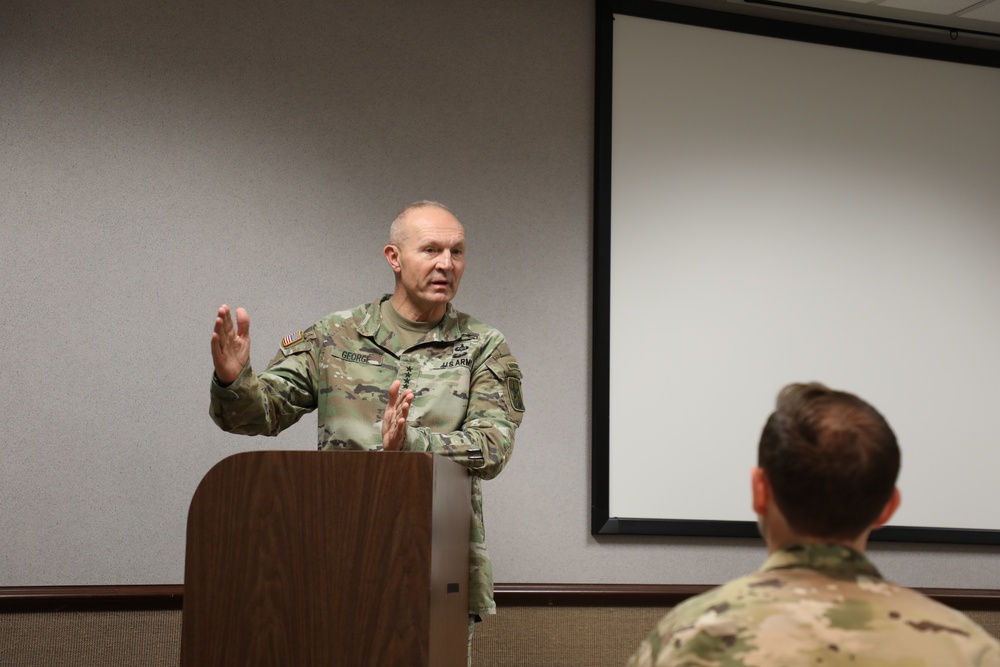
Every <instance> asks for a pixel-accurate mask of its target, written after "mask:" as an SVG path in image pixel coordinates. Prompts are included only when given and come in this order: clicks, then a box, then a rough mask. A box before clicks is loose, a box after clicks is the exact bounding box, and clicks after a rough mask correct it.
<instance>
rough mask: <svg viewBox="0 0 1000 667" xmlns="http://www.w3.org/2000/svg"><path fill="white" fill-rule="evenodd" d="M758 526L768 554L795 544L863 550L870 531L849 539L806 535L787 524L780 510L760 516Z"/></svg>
mask: <svg viewBox="0 0 1000 667" xmlns="http://www.w3.org/2000/svg"><path fill="white" fill-rule="evenodd" d="M759 526H760V533H761V535H763V537H764V542H765V543H766V544H767V553H768V555H771V554H773V553H774V552H776V551H780V550H782V549H784V548H786V547H790V546H793V545H796V544H836V545H839V546H842V547H850V548H851V549H854V550H855V551H860V552H864V550H865V547H866V546H867V545H868V535H869V534H870V533H871V531H870V530H866V531H864V532H863V533H861V534H860V535H858V536H857V537H855V538H851V539H843V538H836V537H820V536H816V535H806V534H803V533H800V532H798V531H796V530H794V529H793V528H792V527H791V526H789V525H788V522H787V521H785V517H784V516H782V515H781V513H780V512H772V513H770V515H769V516H768V517H766V518H765V517H760V518H759Z"/></svg>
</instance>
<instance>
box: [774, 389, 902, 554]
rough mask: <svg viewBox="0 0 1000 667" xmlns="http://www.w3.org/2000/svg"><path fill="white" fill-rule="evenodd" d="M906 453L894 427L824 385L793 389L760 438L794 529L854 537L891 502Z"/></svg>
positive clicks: (777, 496) (829, 536)
mask: <svg viewBox="0 0 1000 667" xmlns="http://www.w3.org/2000/svg"><path fill="white" fill-rule="evenodd" d="M899 464H900V453H899V446H898V444H897V443H896V436H895V434H893V432H892V429H891V428H890V427H889V424H888V423H887V422H886V420H885V419H884V418H883V417H882V415H881V414H879V412H878V411H877V410H875V408H873V407H872V406H870V405H869V404H868V403H866V402H864V401H863V400H861V399H860V398H858V397H857V396H854V395H853V394H849V393H847V392H842V391H835V390H832V389H829V388H827V387H825V386H824V385H822V384H819V383H810V384H792V385H788V386H787V387H785V388H784V389H782V390H781V392H780V393H779V394H778V399H777V404H776V408H775V411H774V413H772V414H771V416H770V418H769V419H768V421H767V424H766V425H765V426H764V431H763V433H762V434H761V438H760V446H759V449H758V465H760V467H761V468H762V469H763V470H764V473H765V474H766V475H767V478H768V480H769V482H770V484H771V490H772V493H773V494H774V500H775V502H776V503H777V505H778V508H779V509H780V510H781V512H782V514H783V515H784V516H785V519H786V520H787V521H788V524H789V526H790V527H791V528H792V529H793V530H795V531H796V532H798V533H799V534H801V535H803V536H810V537H815V538H827V539H831V540H842V539H853V538H856V537H858V536H859V535H861V533H862V532H864V531H865V530H867V529H868V528H870V527H871V526H872V524H874V523H875V521H876V520H877V519H878V517H879V515H880V514H881V512H882V510H883V508H884V507H885V506H886V503H887V502H888V501H889V499H890V498H891V497H892V493H893V490H894V489H895V486H896V477H897V475H898V473H899Z"/></svg>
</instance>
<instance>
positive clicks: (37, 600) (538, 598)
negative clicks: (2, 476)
mask: <svg viewBox="0 0 1000 667" xmlns="http://www.w3.org/2000/svg"><path fill="white" fill-rule="evenodd" d="M709 588H711V586H707V585H689V584H688V585H660V584H497V586H496V599H497V605H498V606H500V607H673V606H675V605H676V604H678V603H680V602H683V601H684V600H686V599H687V598H689V597H691V596H693V595H698V594H700V593H704V592H705V591H707V590H708V589H709ZM917 590H919V591H920V592H921V593H923V594H925V595H927V596H929V597H931V598H933V599H935V600H937V601H938V602H940V603H942V604H946V605H948V606H949V607H953V608H955V609H958V610H960V611H1000V590H987V589H967V588H921V589H917ZM183 602H184V587H183V586H182V585H180V584H176V585H155V586H15V587H8V588H3V587H0V613H27V612H42V611H77V612H87V611H135V610H180V609H181V608H182V607H183Z"/></svg>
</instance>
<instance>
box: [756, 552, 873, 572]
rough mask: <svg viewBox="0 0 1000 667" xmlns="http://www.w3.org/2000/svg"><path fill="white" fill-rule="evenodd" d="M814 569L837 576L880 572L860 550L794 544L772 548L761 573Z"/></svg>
mask: <svg viewBox="0 0 1000 667" xmlns="http://www.w3.org/2000/svg"><path fill="white" fill-rule="evenodd" d="M799 567H801V568H808V569H810V570H817V571H819V572H822V573H824V574H827V575H829V576H832V577H836V578H854V577H858V576H866V577H873V578H877V579H881V578H882V575H881V574H880V573H879V571H878V570H877V569H875V566H874V565H872V563H871V561H869V560H868V557H867V556H865V555H864V554H863V553H861V552H860V551H857V550H856V549H852V548H850V547H845V546H841V545H839V544H795V545H792V546H789V547H785V548H784V549H780V550H778V551H775V552H774V553H773V554H771V556H770V557H769V558H768V559H767V560H766V561H765V562H764V566H763V567H762V568H761V571H762V572H769V571H773V570H787V569H791V568H799Z"/></svg>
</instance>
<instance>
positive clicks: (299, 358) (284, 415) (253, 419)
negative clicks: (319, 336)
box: [209, 340, 316, 436]
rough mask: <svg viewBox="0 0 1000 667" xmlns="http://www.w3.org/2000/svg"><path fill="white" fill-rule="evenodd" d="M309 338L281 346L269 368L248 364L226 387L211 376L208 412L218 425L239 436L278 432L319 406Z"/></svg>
mask: <svg viewBox="0 0 1000 667" xmlns="http://www.w3.org/2000/svg"><path fill="white" fill-rule="evenodd" d="M311 349H312V346H311V344H310V343H309V341H308V340H302V341H301V342H299V343H297V344H295V345H292V346H289V347H287V348H284V347H283V348H282V349H281V351H279V352H278V354H277V355H275V357H274V359H272V360H271V363H270V364H269V365H268V368H267V370H266V371H264V372H263V373H261V374H260V375H256V376H255V375H254V373H253V369H252V368H251V367H250V364H249V363H247V365H246V366H244V367H243V371H242V372H241V373H240V375H239V377H237V378H236V380H235V381H234V382H233V383H232V384H231V385H228V386H226V387H223V386H222V385H221V384H219V381H218V379H217V378H216V377H214V374H213V377H212V388H211V397H212V398H211V405H210V407H209V412H210V414H211V416H212V421H214V422H215V423H216V424H217V425H218V426H219V428H221V429H222V430H223V431H228V432H229V433H238V434H240V435H272V436H273V435H278V433H280V432H281V431H283V430H285V429H286V428H288V427H289V426H291V425H292V424H294V423H295V422H297V421H298V420H299V419H301V418H302V416H303V415H304V414H306V413H308V412H311V411H312V410H314V409H316V392H315V378H316V372H315V370H316V364H315V361H314V356H313V354H312V353H311Z"/></svg>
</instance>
